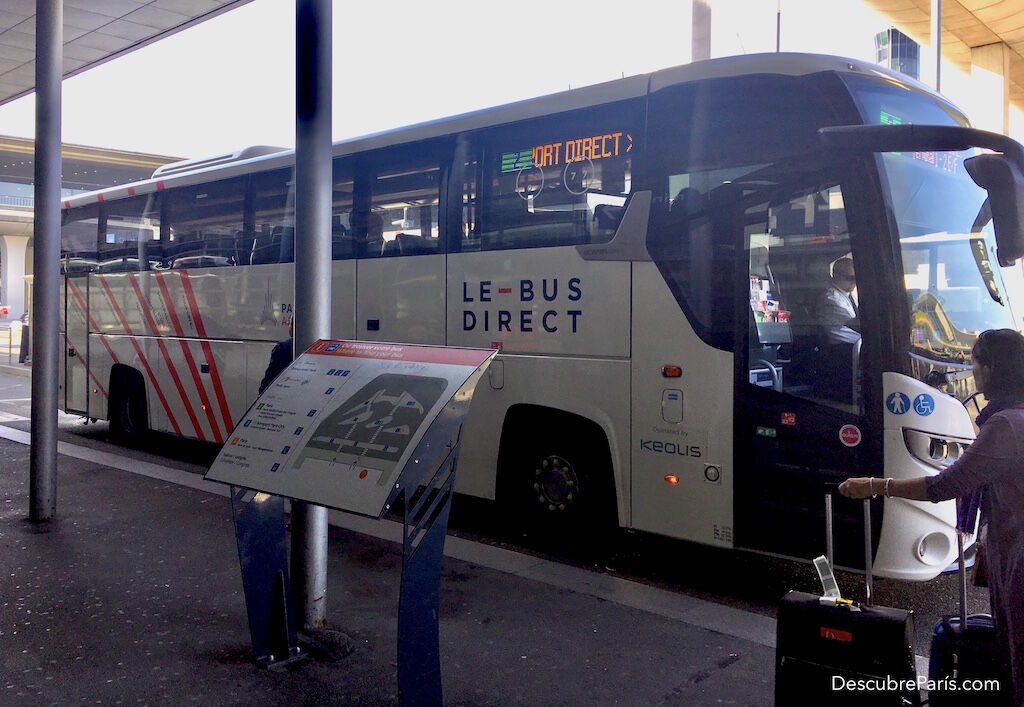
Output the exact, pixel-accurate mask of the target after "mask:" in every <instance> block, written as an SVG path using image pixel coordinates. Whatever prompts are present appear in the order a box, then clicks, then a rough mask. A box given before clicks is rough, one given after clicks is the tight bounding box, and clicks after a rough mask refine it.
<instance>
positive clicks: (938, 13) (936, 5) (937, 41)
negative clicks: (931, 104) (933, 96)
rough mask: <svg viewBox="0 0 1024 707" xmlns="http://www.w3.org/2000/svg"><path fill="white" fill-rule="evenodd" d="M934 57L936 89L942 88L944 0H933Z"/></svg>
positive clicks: (932, 52)
mask: <svg viewBox="0 0 1024 707" xmlns="http://www.w3.org/2000/svg"><path fill="white" fill-rule="evenodd" d="M931 40H932V51H931V54H932V58H933V59H934V60H935V90H936V92H938V91H941V90H942V81H941V78H942V0H932V14H931Z"/></svg>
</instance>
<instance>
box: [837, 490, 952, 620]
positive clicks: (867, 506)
mask: <svg viewBox="0 0 1024 707" xmlns="http://www.w3.org/2000/svg"><path fill="white" fill-rule="evenodd" d="M825 486H826V488H828V489H830V490H829V491H828V492H827V493H826V494H825V557H827V558H828V564H829V566H830V567H835V563H834V562H833V551H834V548H833V544H832V493H831V488H832V487H833V486H834V487H836V488H838V486H837V485H836V484H826V485H825ZM960 557H961V561H962V559H963V550H962V545H961V552H960ZM962 579H963V585H964V592H966V591H967V585H966V582H967V580H966V575H963V576H962ZM873 585H874V582H873V581H872V577H871V499H870V498H865V499H864V587H865V590H866V593H865V598H866V600H865V602H864V605H865V606H871V589H872V587H873ZM960 605H961V607H963V605H964V604H963V602H961V604H960Z"/></svg>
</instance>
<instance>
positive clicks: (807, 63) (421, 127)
mask: <svg viewBox="0 0 1024 707" xmlns="http://www.w3.org/2000/svg"><path fill="white" fill-rule="evenodd" d="M823 71H834V72H837V73H860V74H865V75H874V76H879V77H882V78H884V79H885V80H887V81H892V82H897V83H899V84H902V85H904V86H906V87H907V88H909V89H912V90H915V91H917V92H921V93H925V94H927V95H929V96H930V97H932V98H933V99H935V100H938V101H941V102H943V103H945V104H946V105H947V106H949V107H951V108H954V109H955V106H953V105H952V104H951V103H949V101H947V100H946V99H945V98H943V97H942V96H939V95H938V94H935V93H934V92H933V91H932V90H931V89H930V88H929V87H927V86H925V85H924V84H922V83H920V82H918V81H915V80H914V79H911V78H910V77H908V76H906V75H904V74H899V73H896V72H894V71H891V70H889V69H887V68H885V67H882V66H879V65H876V64H871V63H868V62H863V61H859V60H854V59H844V58H842V57H835V56H829V55H823V54H796V53H775V54H747V55H742V56H731V57H723V58H720V59H711V60H708V61H701V62H695V63H692V64H685V65H682V66H676V67H672V68H667V69H661V70H658V71H655V72H653V73H650V74H639V75H636V76H629V77H626V78H623V79H616V80H614V81H608V82H605V83H600V84H595V85H592V86H585V87H582V88H577V89H570V90H567V91H561V92H559V93H553V94H548V95H545V96H540V97H537V98H529V99H526V100H522V101H517V102H515V103H509V104H505V105H502V106H496V107H492V108H484V109H481V110H477V111H473V112H470V113H464V114H462V115H458V116H453V117H447V118H439V119H436V120H431V121H427V122H423V123H418V124H414V125H410V126H405V127H400V128H394V129H390V130H386V131H382V132H378V133H371V134H368V135H362V136H359V137H353V138H346V139H344V140H339V141H337V142H335V143H334V150H333V154H334V156H335V157H339V156H343V155H348V154H355V153H359V152H363V151H367V150H373V149H378V148H383V147H391V146H395V145H401V144H404V143H408V142H416V141H419V140H427V139H431V138H437V137H442V136H445V135H453V134H458V133H463V132H470V131H474V130H480V129H483V128H489V127H493V126H497V125H503V124H506V123H513V122H516V121H520V120H527V119H530V118H535V117H540V116H543V115H554V114H558V113H563V112H567V111H571V110H576V109H579V108H586V107H588V106H593V105H600V104H603V103H610V102H615V101H621V100H626V99H630V98H640V97H642V96H645V95H647V94H648V93H649V92H651V93H653V92H655V91H659V90H661V89H664V88H667V87H669V86H675V85H679V84H685V83H691V82H694V81H703V80H707V79H715V78H727V77H732V76H744V75H754V74H782V75H790V76H803V75H807V74H813V73H820V72H823ZM294 159H295V150H294V149H287V150H280V151H278V150H276V149H270V148H266V147H262V146H260V147H256V148H245V149H243V150H240V151H237V152H234V153H228V154H226V155H218V156H215V157H211V158H200V159H196V160H186V161H184V162H178V163H174V164H172V165H166V166H164V167H161V168H159V169H157V170H156V171H155V172H154V173H153V177H152V178H150V179H147V180H142V181H139V182H134V183H131V184H123V185H118V186H116V187H110V188H107V189H104V190H99V191H93V192H86V193H83V194H76V195H75V196H73V197H69V198H68V199H65V200H64V201H63V205H64V208H72V207H76V206H83V205H87V204H93V203H96V202H100V201H110V200H116V199H120V198H125V197H129V196H135V195H141V194H147V193H152V192H156V191H161V190H163V189H166V188H171V187H176V186H188V185H191V184H200V183H203V182H206V181H208V180H209V179H210V178H211V177H213V176H214V175H216V177H217V178H219V179H225V178H230V177H233V176H240V175H245V174H249V173H252V172H259V171H264V170H269V169H275V168H280V167H287V166H289V165H291V164H292V163H293V162H294Z"/></svg>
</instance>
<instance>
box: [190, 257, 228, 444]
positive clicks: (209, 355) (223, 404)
mask: <svg viewBox="0 0 1024 707" xmlns="http://www.w3.org/2000/svg"><path fill="white" fill-rule="evenodd" d="M181 286H182V287H183V288H184V289H185V298H186V299H187V300H188V307H189V310H190V311H191V312H192V321H194V322H195V324H196V333H197V334H199V338H200V339H202V342H203V352H204V353H205V354H206V362H207V363H208V364H209V365H210V377H211V378H212V379H213V390H214V392H215V393H217V402H218V403H219V404H220V414H221V415H222V416H223V417H224V431H225V434H227V433H229V431H230V430H233V429H234V428H235V424H234V422H233V421H232V419H231V411H230V410H229V409H228V401H227V398H226V397H225V396H224V386H222V385H221V383H220V373H219V372H218V371H217V362H216V361H215V360H214V358H213V349H211V348H210V342H209V341H208V340H207V338H206V327H204V326H203V318H202V317H201V316H199V306H198V305H197V304H196V295H195V293H194V292H193V291H192V283H191V282H190V281H189V279H188V273H187V272H185V271H184V270H182V271H181Z"/></svg>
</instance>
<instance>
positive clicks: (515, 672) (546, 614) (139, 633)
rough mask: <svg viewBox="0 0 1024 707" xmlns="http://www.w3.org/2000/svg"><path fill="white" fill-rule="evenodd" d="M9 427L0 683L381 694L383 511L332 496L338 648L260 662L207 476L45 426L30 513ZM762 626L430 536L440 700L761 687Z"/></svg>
mask: <svg viewBox="0 0 1024 707" xmlns="http://www.w3.org/2000/svg"><path fill="white" fill-rule="evenodd" d="M27 437H28V435H27V434H26V433H24V432H20V431H17V430H13V429H11V428H4V427H0V498H2V502H0V557H2V558H3V559H2V560H0V703H3V704H5V705H12V704H40V703H47V704H53V703H61V704H66V703H71V702H82V701H89V702H97V703H103V704H114V703H118V704H120V703H122V702H129V701H131V702H141V703H165V702H173V703H175V704H189V703H193V704H203V705H207V704H247V705H249V704H374V705H376V704H393V703H395V702H396V699H397V698H396V694H397V666H396V645H397V614H398V582H399V573H400V570H401V546H400V545H399V544H397V543H395V542H393V539H394V538H397V537H398V526H397V524H396V523H393V522H391V521H373V520H368V519H360V518H356V517H354V516H350V515H346V514H337V513H333V512H332V514H331V522H332V527H331V529H330V554H329V563H328V565H329V566H328V582H329V584H328V587H329V589H328V599H327V601H328V622H329V624H330V626H331V627H333V628H335V629H338V630H340V631H343V632H344V633H345V634H347V636H348V637H349V638H350V639H351V641H352V645H353V646H354V650H353V651H352V652H351V653H350V654H349V655H347V656H346V657H344V658H342V659H341V660H339V661H337V662H333V663H332V662H318V661H315V660H310V661H306V662H304V663H301V664H298V665H296V666H294V667H292V668H290V669H286V670H283V671H267V670H263V669H260V668H258V667H256V666H255V665H254V664H253V662H252V660H251V657H250V651H249V635H248V627H247V619H246V613H245V603H244V600H243V596H242V587H241V579H240V575H239V568H238V555H237V552H236V546H235V538H234V532H233V529H232V521H231V508H230V503H229V501H228V499H227V497H226V488H225V487H223V486H221V485H220V484H212V483H208V482H205V481H203V480H202V478H201V476H200V475H199V474H198V473H196V472H198V471H201V469H199V468H198V467H197V468H196V469H193V470H192V471H191V472H190V471H182V470H180V469H172V468H170V467H165V466H160V465H157V464H153V463H149V462H146V461H140V460H139V459H132V458H130V457H129V455H130V454H131V452H129V451H128V450H124V451H122V452H119V453H118V454H111V453H107V452H100V451H97V450H94V449H88V448H85V447H82V446H77V445H74V444H62V445H61V448H60V451H61V456H60V460H59V481H58V517H57V520H56V521H54V522H52V523H50V524H46V525H41V526H37V525H32V524H30V523H29V522H28V521H27V520H26V516H27V512H28V507H29V499H28V493H29V490H28V457H29V448H28V446H26V445H25V442H26V441H27ZM122 455H123V456H122ZM118 467H119V468H118ZM129 470H130V471H129ZM336 523H338V524H340V525H341V526H343V527H336V526H335V524H336ZM773 642H774V621H773V620H771V619H769V618H767V617H763V616H757V615H754V614H749V613H747V612H743V611H739V610H736V609H731V608H729V607H726V606H721V605H718V604H712V603H709V602H706V601H701V600H698V599H693V598H690V597H686V596H683V595H679V594H676V593H673V592H667V591H664V590H659V589H653V588H650V587H646V586H644V585H640V584H637V583H634V582H629V581H625V580H621V579H618V578H615V577H608V576H606V575H600V574H596V573H592V572H588V571H585V570H580V569H576V568H572V567H567V566H564V565H558V564H556V563H552V562H548V561H545V560H542V559H538V558H535V557H529V556H526V555H521V554H518V553H514V552H509V551H507V550H501V549H496V548H493V547H490V546H486V545H481V544H479V543H473V542H470V541H466V540H462V539H459V538H452V537H450V538H448V542H447V545H446V557H445V561H444V571H443V577H442V581H441V616H440V652H441V670H442V676H443V688H444V703H445V704H452V705H553V704H560V705H706V704H740V705H759V704H760V705H766V704H771V703H772V700H773V695H772V693H773V674H774V648H773V647H772V646H773Z"/></svg>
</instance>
